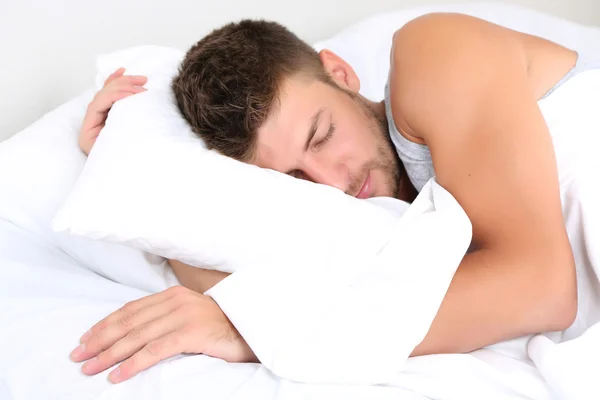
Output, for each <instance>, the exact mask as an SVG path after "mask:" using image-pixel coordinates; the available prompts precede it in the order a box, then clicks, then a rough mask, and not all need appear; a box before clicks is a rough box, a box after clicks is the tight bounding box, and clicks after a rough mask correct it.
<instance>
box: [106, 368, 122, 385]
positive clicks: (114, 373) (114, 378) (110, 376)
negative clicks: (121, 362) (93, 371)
mask: <svg viewBox="0 0 600 400" xmlns="http://www.w3.org/2000/svg"><path fill="white" fill-rule="evenodd" d="M120 373H121V369H120V368H115V369H114V370H112V372H111V373H110V374H108V380H109V381H111V382H112V383H117V382H119V374H120Z"/></svg>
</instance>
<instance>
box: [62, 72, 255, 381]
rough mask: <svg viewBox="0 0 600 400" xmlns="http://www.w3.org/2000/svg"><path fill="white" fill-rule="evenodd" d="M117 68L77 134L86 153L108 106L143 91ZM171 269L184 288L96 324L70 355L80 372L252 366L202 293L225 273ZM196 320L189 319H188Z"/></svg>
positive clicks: (138, 79)
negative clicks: (203, 360) (207, 363)
mask: <svg viewBox="0 0 600 400" xmlns="http://www.w3.org/2000/svg"><path fill="white" fill-rule="evenodd" d="M124 72H125V69H124V68H119V69H118V70H116V71H115V72H114V73H113V74H112V75H110V76H109V77H108V78H107V79H106V81H105V82H104V86H103V88H102V89H101V90H100V91H98V93H97V94H96V95H95V96H94V99H93V100H92V102H91V103H90V104H89V106H88V109H87V113H86V115H85V118H84V122H83V125H82V127H81V131H80V135H79V146H80V147H81V149H82V150H83V152H84V153H85V154H88V155H89V153H90V151H91V150H92V148H93V146H94V143H95V142H96V138H97V137H98V135H99V134H100V131H101V130H102V128H103V127H104V124H105V122H106V119H107V116H108V112H109V111H110V109H111V108H112V105H113V104H114V103H115V102H117V101H119V100H121V99H124V98H126V97H129V96H131V95H133V94H136V93H141V92H144V91H145V90H146V89H145V88H144V87H143V86H141V85H143V84H144V83H146V81H147V78H146V77H144V76H128V75H124ZM169 265H170V266H171V268H172V269H173V272H174V273H175V275H176V276H177V279H178V280H179V282H180V283H181V284H182V285H183V286H175V287H172V288H170V289H168V290H165V291H163V292H160V293H157V294H154V295H151V296H148V297H144V298H142V299H139V300H136V301H133V302H131V303H128V304H126V305H125V306H124V307H122V308H121V309H119V310H117V311H115V312H114V313H112V314H110V315H109V316H108V317H106V318H104V319H103V320H102V321H100V322H98V323H97V324H96V325H94V326H93V327H92V328H91V329H90V330H89V331H88V332H87V333H85V334H84V335H83V336H82V337H81V339H80V343H81V344H80V345H79V346H78V347H77V348H75V349H74V350H73V351H72V352H71V359H72V360H73V361H76V362H81V361H86V362H85V363H84V364H83V365H82V371H83V372H84V373H85V374H86V375H94V374H97V373H99V372H102V371H104V370H106V369H108V368H110V367H112V366H113V365H115V364H117V363H119V362H121V361H123V360H125V361H124V362H123V363H122V364H121V365H120V366H119V367H118V368H116V369H115V370H113V371H112V372H111V373H110V374H109V379H110V381H111V382H113V383H118V382H122V381H124V380H127V379H129V378H131V377H133V376H135V375H136V374H137V373H139V372H140V371H142V370H144V369H147V368H149V367H151V366H152V365H154V364H156V363H158V362H159V361H161V360H164V359H165V358H168V357H172V356H174V355H177V354H182V353H191V354H206V355H209V356H213V357H217V358H221V359H223V360H226V361H230V362H256V361H257V360H256V356H255V355H254V353H253V352H252V350H251V349H250V348H249V346H248V344H247V343H246V341H245V340H244V339H243V338H242V337H241V336H240V334H239V332H238V331H237V330H236V329H235V327H234V326H233V325H232V324H231V322H230V321H229V319H228V318H227V317H226V316H225V314H224V313H223V312H222V311H221V309H220V308H219V306H218V305H217V303H216V302H215V301H214V300H213V299H212V298H210V297H208V296H205V295H203V293H204V292H206V291H207V290H209V289H210V288H212V287H213V286H214V285H216V284H217V283H219V282H220V281H221V280H223V279H224V278H225V277H227V276H228V275H229V274H228V273H226V272H221V271H216V270H208V269H203V268H196V267H192V266H189V265H186V264H184V263H182V262H180V261H177V260H169ZM191 315H193V316H195V317H194V318H190V316H191Z"/></svg>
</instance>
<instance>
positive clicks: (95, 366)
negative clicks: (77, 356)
mask: <svg viewBox="0 0 600 400" xmlns="http://www.w3.org/2000/svg"><path fill="white" fill-rule="evenodd" d="M178 323H179V324H181V320H178V318H177V317H176V316H173V315H172V314H168V315H165V316H163V317H162V318H160V319H156V320H153V321H151V322H149V323H147V324H144V325H141V326H139V327H136V328H134V329H133V330H131V331H129V333H128V334H127V335H126V336H125V337H123V338H122V339H121V340H119V341H117V342H116V343H115V344H114V345H112V346H111V347H109V348H108V349H106V350H105V351H103V352H101V353H100V354H98V356H96V357H94V358H92V359H91V360H89V361H87V362H86V363H84V364H83V365H82V367H81V370H82V371H83V373H84V374H86V375H95V374H97V373H99V372H102V371H104V370H106V369H108V368H110V367H112V366H113V365H115V364H117V363H119V362H121V361H123V360H125V359H126V358H128V357H131V356H132V355H133V354H135V353H136V352H138V351H139V350H140V349H142V348H143V347H144V346H146V345H147V344H148V343H151V342H153V341H155V340H157V339H160V338H161V337H162V336H165V335H168V334H170V333H171V332H173V331H175V329H177V328H178V326H179V325H178Z"/></svg>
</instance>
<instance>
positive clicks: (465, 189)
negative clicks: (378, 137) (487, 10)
mask: <svg viewBox="0 0 600 400" xmlns="http://www.w3.org/2000/svg"><path fill="white" fill-rule="evenodd" d="M415 77H418V78H417V79H415ZM391 85H392V108H393V113H394V119H395V121H396V125H398V126H399V127H400V129H401V130H403V131H404V132H403V134H404V135H406V136H407V138H409V140H413V141H417V142H423V141H424V142H425V143H426V144H427V145H428V146H429V148H430V150H431V154H432V158H433V163H434V167H435V172H436V177H437V180H438V182H439V183H440V184H441V185H442V186H444V187H445V188H446V189H447V190H448V191H449V192H450V193H452V194H453V195H454V196H455V198H456V199H457V200H458V202H459V203H460V204H461V206H463V208H464V209H465V211H466V213H467V215H468V216H469V218H470V219H471V221H472V224H473V237H474V240H475V244H476V247H477V249H478V250H477V251H475V252H473V253H471V254H468V255H467V256H466V257H465V258H464V260H463V262H462V263H461V265H460V267H459V268H458V271H457V273H456V275H455V277H454V279H453V282H452V284H451V286H450V288H449V291H448V293H447V295H446V297H445V299H444V301H443V303H442V306H441V308H440V310H439V312H438V315H437V316H436V318H435V320H434V322H433V324H432V326H431V328H430V331H429V333H428V335H427V336H426V338H425V340H424V341H423V342H422V343H421V344H420V345H419V346H418V347H417V348H416V349H415V351H414V353H413V354H414V355H421V354H431V353H440V352H467V351H471V350H474V349H477V348H480V347H483V346H486V345H490V344H493V343H496V342H499V341H502V340H507V339H511V338H515V337H518V336H522V335H526V334H531V333H536V332H542V331H554V330H561V329H565V328H567V327H568V326H569V325H570V324H571V323H572V321H573V319H574V317H575V314H576V308H577V288H576V277H575V267H574V261H573V255H572V252H571V248H570V244H569V241H568V237H567V234H566V229H565V226H564V221H563V217H562V210H561V203H560V192H559V184H558V172H557V168H556V160H555V156H554V150H553V146H552V141H551V137H550V134H549V131H548V128H547V126H546V124H545V121H544V119H543V117H542V114H541V112H540V110H539V108H538V106H537V101H536V99H535V97H534V95H533V93H532V90H531V88H530V84H529V81H528V76H527V62H526V59H525V55H524V52H523V49H522V47H521V46H520V44H519V42H518V40H516V36H515V35H514V32H511V31H508V30H505V29H503V28H500V27H498V26H495V25H492V24H489V23H487V22H484V21H481V20H477V19H474V18H471V17H467V16H460V15H452V14H435V15H429V16H426V17H422V18H419V19H417V20H414V21H412V22H411V23H409V24H407V25H406V26H405V27H403V28H402V29H401V30H400V31H398V32H397V34H396V36H395V38H394V48H393V56H392V74H391Z"/></svg>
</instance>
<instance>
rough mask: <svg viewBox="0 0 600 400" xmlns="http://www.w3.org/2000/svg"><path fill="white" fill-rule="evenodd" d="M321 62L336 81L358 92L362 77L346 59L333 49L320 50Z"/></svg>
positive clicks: (345, 87)
mask: <svg viewBox="0 0 600 400" xmlns="http://www.w3.org/2000/svg"><path fill="white" fill-rule="evenodd" d="M319 57H320V58H321V63H322V64H323V68H325V71H326V72H327V73H328V74H329V75H330V76H331V77H332V78H333V80H334V81H335V83H337V84H338V85H339V86H341V87H342V88H344V89H347V90H350V91H352V92H355V93H358V91H359V90H360V79H359V78H358V75H356V72H354V69H353V68H352V67H351V66H350V64H348V63H347V62H346V61H344V59H342V58H341V57H340V56H338V55H337V54H335V53H334V52H333V51H331V50H327V49H324V50H321V51H320V52H319Z"/></svg>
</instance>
